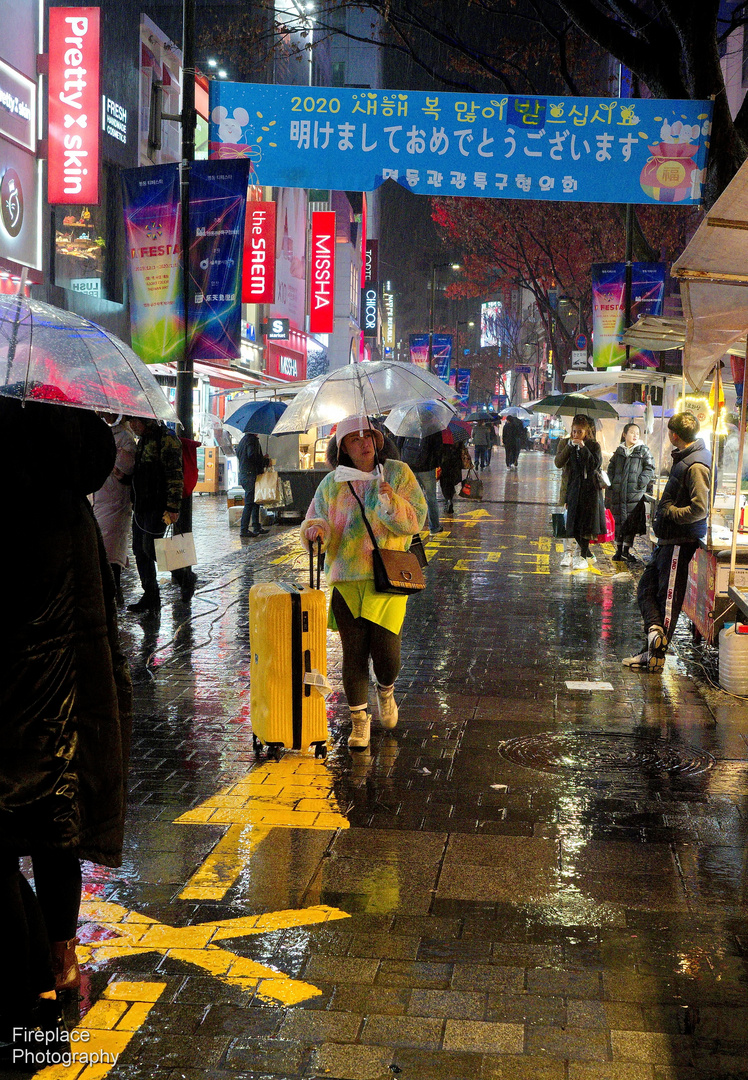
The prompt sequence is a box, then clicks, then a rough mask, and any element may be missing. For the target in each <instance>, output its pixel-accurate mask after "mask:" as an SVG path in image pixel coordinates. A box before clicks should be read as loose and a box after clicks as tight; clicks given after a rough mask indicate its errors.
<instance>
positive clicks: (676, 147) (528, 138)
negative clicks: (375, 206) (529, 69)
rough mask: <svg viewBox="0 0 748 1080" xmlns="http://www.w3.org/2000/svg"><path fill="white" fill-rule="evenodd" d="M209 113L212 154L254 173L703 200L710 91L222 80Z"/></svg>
mask: <svg viewBox="0 0 748 1080" xmlns="http://www.w3.org/2000/svg"><path fill="white" fill-rule="evenodd" d="M305 91H306V92H305ZM210 116H211V124H210V135H209V141H210V156H211V157H212V158H223V159H226V158H237V157H239V158H245V159H246V160H248V161H250V162H251V165H252V173H253V180H254V182H256V183H258V184H267V185H274V186H276V187H297V188H330V189H334V190H347V191H373V190H374V189H375V188H377V187H379V185H380V184H383V183H384V182H385V181H386V180H394V181H395V182H396V183H398V184H400V185H402V186H403V187H405V188H407V189H408V190H409V191H413V192H415V193H416V194H419V195H439V194H442V195H462V196H464V195H471V196H475V197H483V198H485V197H490V198H496V199H501V198H503V199H544V200H550V201H554V202H599V203H639V204H644V205H652V204H654V203H677V204H679V205H687V204H692V203H698V202H699V201H700V199H701V185H702V181H703V178H704V171H705V168H706V160H707V151H708V148H709V135H710V131H711V119H712V103H711V102H709V101H690V100H666V99H663V98H604V97H580V98H577V97H557V96H550V95H549V96H545V97H535V96H528V95H511V94H470V95H468V94H464V93H461V94H454V93H442V92H440V91H439V92H430V91H417V90H409V91H406V92H399V91H395V90H361V89H356V88H353V87H351V88H346V87H322V86H316V87H314V88H313V91H312V88H311V87H310V88H308V89H307V88H305V87H299V86H278V85H275V84H261V83H230V82H224V81H222V80H219V79H216V80H213V81H211V84H210ZM364 235H365V234H364Z"/></svg>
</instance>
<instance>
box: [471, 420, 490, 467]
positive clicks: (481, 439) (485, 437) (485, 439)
mask: <svg viewBox="0 0 748 1080" xmlns="http://www.w3.org/2000/svg"><path fill="white" fill-rule="evenodd" d="M490 442H491V432H490V431H489V430H488V424H487V423H486V421H485V420H478V421H477V422H476V424H475V427H474V428H473V446H474V447H475V468H476V469H485V468H486V467H487V466H488V451H489V446H490Z"/></svg>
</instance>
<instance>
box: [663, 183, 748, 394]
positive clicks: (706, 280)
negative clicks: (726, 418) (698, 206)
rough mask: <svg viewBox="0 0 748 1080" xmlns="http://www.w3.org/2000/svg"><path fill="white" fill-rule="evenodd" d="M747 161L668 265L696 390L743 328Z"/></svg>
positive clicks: (747, 282)
mask: <svg viewBox="0 0 748 1080" xmlns="http://www.w3.org/2000/svg"><path fill="white" fill-rule="evenodd" d="M746 230H748V162H746V163H745V164H744V165H743V166H742V167H741V168H740V170H739V171H738V173H737V174H736V176H735V177H734V179H733V180H732V181H731V182H730V184H728V186H727V187H726V188H725V190H724V191H723V192H722V194H721V195H720V197H719V198H718V199H717V201H716V203H715V204H714V206H713V207H712V208H711V210H709V211H708V213H707V215H706V217H705V218H704V220H703V221H702V223H701V225H699V227H698V229H697V230H696V232H695V234H694V236H693V239H692V240H691V242H690V244H689V245H688V246H687V248H686V249H685V251H684V252H683V254H682V255H681V256H680V258H679V259H678V260H677V261H676V262H675V263H674V264H673V274H675V276H676V277H678V278H679V279H680V283H681V299H682V301H683V312H684V314H685V317H686V343H685V351H684V357H683V367H684V371H685V375H686V378H687V379H688V381H689V383H690V384H691V386H692V387H693V389H694V390H700V389H701V387H702V385H703V383H704V381H705V379H706V378H707V376H708V375H709V373H710V372H711V370H712V369H713V368H714V365H715V364H716V363H717V362H718V361H719V360H720V359H721V357H723V356H724V355H725V353H726V352H727V350H728V349H729V348H730V346H731V345H733V344H734V343H735V342H737V341H739V339H740V338H744V337H745V335H746V332H747V331H748V287H747V286H748V233H747V232H746Z"/></svg>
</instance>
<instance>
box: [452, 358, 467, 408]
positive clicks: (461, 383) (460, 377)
mask: <svg viewBox="0 0 748 1080" xmlns="http://www.w3.org/2000/svg"><path fill="white" fill-rule="evenodd" d="M455 391H456V392H457V396H458V398H459V399H460V401H461V402H462V404H463V405H467V403H468V398H469V397H470V368H462V367H461V368H458V369H457V376H456V378H455Z"/></svg>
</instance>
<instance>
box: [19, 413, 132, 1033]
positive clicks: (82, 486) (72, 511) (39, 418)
mask: <svg viewBox="0 0 748 1080" xmlns="http://www.w3.org/2000/svg"><path fill="white" fill-rule="evenodd" d="M0 430H2V432H3V439H4V445H5V448H6V454H5V457H6V472H5V478H4V484H3V499H4V509H5V513H6V520H7V522H8V523H9V527H7V528H5V529H3V530H0V558H1V559H2V565H3V567H4V568H5V575H4V583H3V590H2V601H1V603H2V617H1V618H0V919H1V923H2V927H3V937H4V957H5V971H6V975H5V977H4V978H3V979H2V980H0V1043H3V1044H4V1047H3V1049H4V1051H5V1052H6V1054H7V1050H8V1045H9V1039H8V1028H9V1027H10V1028H11V1029H12V1026H13V1024H14V1023H16V1024H18V1023H21V1024H22V1025H25V1026H27V1027H28V1026H29V1025H30V1024H31V1025H33V1024H36V1023H38V1022H39V1016H38V1012H39V1010H41V1009H43V1007H48V1008H46V1012H47V1013H49V1012H50V1010H51V1009H52V1008H54V1009H55V1010H56V1009H57V1003H56V1002H55V1000H54V999H55V997H56V994H57V993H58V992H60V991H63V990H71V989H75V988H76V987H77V986H78V984H79V981H80V974H79V971H78V964H77V959H76V955H75V931H76V925H77V919H78V907H79V904H80V896H81V871H80V861H79V860H80V859H90V860H92V861H93V862H97V863H100V864H102V865H103V866H110V867H116V866H119V865H120V863H121V861H122V839H123V828H124V813H125V783H126V773H127V761H128V756H129V746H130V717H131V687H130V677H129V672H128V668H127V662H126V660H125V658H124V656H123V654H122V652H121V650H120V647H119V640H118V633H117V614H116V600H115V588H114V578H113V577H112V573H111V571H110V569H109V564H108V561H107V556H106V551H105V549H104V544H103V541H102V538H101V533H100V532H99V528H98V526H97V524H96V520H95V518H94V515H93V511H92V509H91V506H90V505H89V503H88V500H87V498H86V496H87V495H88V494H90V493H91V492H94V491H96V490H98V488H100V487H101V486H102V484H103V483H104V481H105V480H106V478H107V477H108V475H109V473H110V472H111V470H112V467H113V465H114V461H115V444H114V438H113V436H112V433H111V430H110V429H109V427H108V426H107V425H106V424H105V423H104V421H103V420H100V419H99V418H98V417H97V416H96V415H95V414H94V413H91V412H87V411H85V410H83V409H76V408H69V407H64V406H60V405H55V404H51V403H34V402H32V403H28V404H26V405H25V406H22V404H21V403H20V402H19V401H16V400H13V399H9V398H0ZM25 855H30V856H31V858H32V861H33V870H34V884H35V889H36V892H34V891H33V890H32V888H31V886H30V884H29V882H28V881H27V880H26V878H25V877H24V875H23V874H22V873H21V871H20V868H19V862H18V860H19V857H20V856H25ZM10 1042H11V1043H12V1038H11V1040H10Z"/></svg>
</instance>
